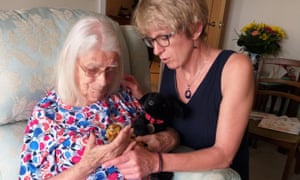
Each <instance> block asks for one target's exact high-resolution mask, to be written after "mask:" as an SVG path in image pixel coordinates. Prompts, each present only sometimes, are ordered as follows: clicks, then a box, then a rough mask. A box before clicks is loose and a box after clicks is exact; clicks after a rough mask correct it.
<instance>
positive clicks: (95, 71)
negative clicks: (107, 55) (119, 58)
mask: <svg viewBox="0 0 300 180" xmlns="http://www.w3.org/2000/svg"><path fill="white" fill-rule="evenodd" d="M79 67H80V68H81V69H82V70H83V72H84V73H85V75H86V76H88V77H96V76H98V75H100V74H102V73H110V72H113V71H114V70H115V69H116V68H117V67H118V65H117V64H112V65H109V66H107V67H105V69H103V68H101V67H98V68H87V67H85V66H83V65H82V64H81V63H80V62H79Z"/></svg>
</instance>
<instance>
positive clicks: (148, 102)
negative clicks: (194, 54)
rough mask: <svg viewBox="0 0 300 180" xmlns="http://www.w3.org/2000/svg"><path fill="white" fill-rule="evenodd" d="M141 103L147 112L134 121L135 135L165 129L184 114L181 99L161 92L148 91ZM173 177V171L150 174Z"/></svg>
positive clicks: (164, 179)
mask: <svg viewBox="0 0 300 180" xmlns="http://www.w3.org/2000/svg"><path fill="white" fill-rule="evenodd" d="M140 103H141V105H142V107H143V108H144V111H145V112H144V113H142V114H141V115H140V116H139V117H138V118H137V119H136V120H135V121H134V122H133V123H132V128H133V129H134V134H135V136H143V135H147V134H152V133H156V132H160V131H164V130H166V128H167V127H168V126H169V124H170V122H171V121H172V119H174V118H175V117H177V116H181V115H182V114H183V108H182V105H181V104H180V103H179V101H177V100H175V99H174V98H171V97H168V96H165V95H163V94H161V93H157V92H151V93H147V94H145V95H144V96H143V97H142V98H141V99H140ZM172 177H173V173H171V172H161V173H155V174H151V175H150V179H151V180H156V179H163V180H168V179H172Z"/></svg>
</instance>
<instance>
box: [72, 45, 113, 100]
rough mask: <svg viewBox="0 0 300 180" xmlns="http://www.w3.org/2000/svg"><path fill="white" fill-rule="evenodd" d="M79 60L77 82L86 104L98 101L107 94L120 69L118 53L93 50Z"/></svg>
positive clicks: (76, 72) (83, 54) (82, 55)
mask: <svg viewBox="0 0 300 180" xmlns="http://www.w3.org/2000/svg"><path fill="white" fill-rule="evenodd" d="M78 58H79V59H78V60H77V68H76V71H75V77H76V83H77V86H78V87H79V90H80V92H81V95H82V96H83V98H85V101H86V104H90V103H93V102H96V101H97V100H99V99H102V98H103V97H105V95H106V94H107V90H108V88H109V86H110V83H112V79H113V76H114V74H115V72H116V70H117V69H118V66H119V64H118V58H119V56H118V54H117V53H116V52H112V51H100V50H91V51H88V52H85V53H82V54H81V55H80V56H79V57H78Z"/></svg>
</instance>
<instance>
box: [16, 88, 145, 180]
mask: <svg viewBox="0 0 300 180" xmlns="http://www.w3.org/2000/svg"><path fill="white" fill-rule="evenodd" d="M141 111H142V108H141V106H140V104H139V103H138V101H137V100H136V99H135V98H133V97H132V96H130V95H129V93H128V92H126V91H125V90H122V89H121V90H120V91H119V92H118V93H116V94H115V95H112V96H110V97H108V98H106V100H104V101H98V102H96V103H93V104H91V105H89V106H84V107H74V106H68V105H65V104H63V103H62V102H61V100H60V98H59V97H58V95H57V94H56V92H55V90H52V91H50V92H48V94H47V95H46V97H44V98H43V99H42V100H41V101H40V102H39V103H38V104H37V105H36V106H35V108H34V109H33V112H32V115H31V118H30V119H29V122H28V124H27V126H26V129H25V135H24V144H23V147H22V152H21V166H20V172H19V179H26V180H27V179H45V178H49V177H52V176H55V175H57V174H59V173H61V172H62V171H64V170H66V169H68V168H70V167H72V166H73V165H74V164H76V163H77V162H79V161H80V159H81V156H82V155H83V153H84V147H85V146H86V144H87V140H88V135H89V133H90V132H91V131H93V132H95V135H96V138H97V140H96V141H97V144H105V143H108V141H107V139H106V137H105V133H106V128H107V126H108V125H110V124H112V123H121V124H123V125H128V124H130V123H131V122H132V120H134V119H135V117H137V116H138V114H139V113H141ZM88 179H94V180H100V179H124V177H123V176H122V174H120V173H119V171H118V169H117V168H115V167H109V168H102V167H101V166H100V167H98V168H97V169H96V170H95V171H94V173H92V174H91V175H90V176H89V178H88Z"/></svg>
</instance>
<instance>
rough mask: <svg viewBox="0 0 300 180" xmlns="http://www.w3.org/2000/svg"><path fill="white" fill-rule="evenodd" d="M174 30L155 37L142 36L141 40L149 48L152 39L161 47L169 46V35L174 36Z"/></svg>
mask: <svg viewBox="0 0 300 180" xmlns="http://www.w3.org/2000/svg"><path fill="white" fill-rule="evenodd" d="M174 35H175V33H174V32H170V33H169V34H164V35H158V36H156V37H155V38H150V37H144V38H143V41H144V43H145V44H146V46H148V47H149V48H153V47H154V45H153V43H154V41H156V43H157V44H158V45H159V46H161V47H168V46H170V37H172V36H174Z"/></svg>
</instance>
